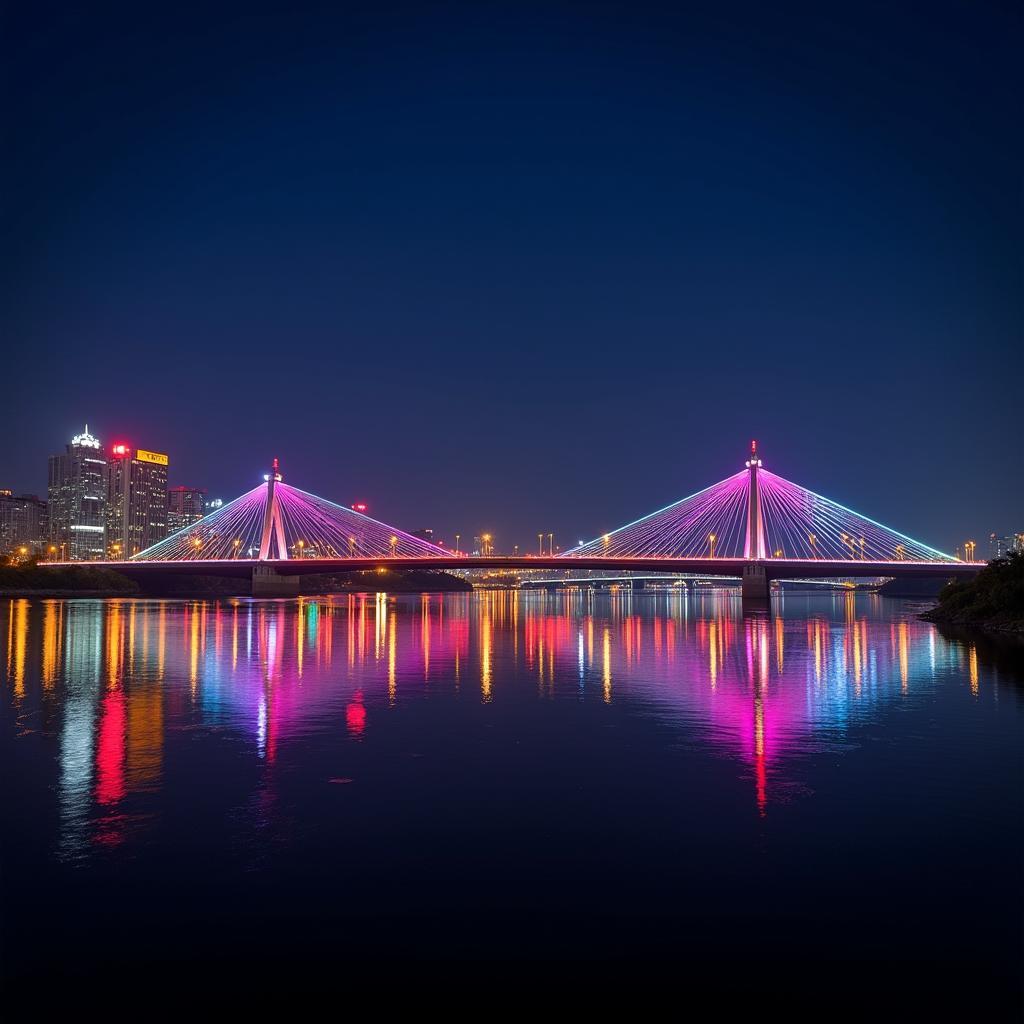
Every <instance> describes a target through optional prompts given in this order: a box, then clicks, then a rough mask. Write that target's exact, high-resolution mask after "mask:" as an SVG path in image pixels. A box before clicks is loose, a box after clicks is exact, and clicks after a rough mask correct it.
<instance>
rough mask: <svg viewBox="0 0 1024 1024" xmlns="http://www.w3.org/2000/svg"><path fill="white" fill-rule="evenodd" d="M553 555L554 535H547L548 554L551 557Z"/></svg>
mask: <svg viewBox="0 0 1024 1024" xmlns="http://www.w3.org/2000/svg"><path fill="white" fill-rule="evenodd" d="M554 553H555V535H554V534H553V533H549V534H548V554H549V555H553V554H554Z"/></svg>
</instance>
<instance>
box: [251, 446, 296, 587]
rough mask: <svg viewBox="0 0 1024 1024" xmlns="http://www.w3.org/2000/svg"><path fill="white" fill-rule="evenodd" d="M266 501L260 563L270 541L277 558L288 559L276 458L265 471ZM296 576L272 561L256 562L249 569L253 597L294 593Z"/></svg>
mask: <svg viewBox="0 0 1024 1024" xmlns="http://www.w3.org/2000/svg"><path fill="white" fill-rule="evenodd" d="M266 480H267V503H266V505H265V506H264V509H263V532H262V535H261V537H260V558H259V560H260V563H266V562H269V561H271V557H270V548H271V542H275V543H276V546H277V558H276V560H282V559H284V560H287V558H288V546H287V544H286V543H285V539H284V520H283V519H282V518H281V502H280V500H279V499H278V496H277V485H278V484H279V483H280V482H281V467H280V465H279V464H278V461H277V459H274V464H273V465H272V466H271V467H270V472H269V473H267V474H266ZM299 584H300V580H299V577H298V576H294V575H291V576H282V575H281V574H280V573H279V572H278V571H277V570H276V569H275V568H274V567H273V566H272V565H266V564H257V565H254V566H253V569H252V596H253V597H295V596H297V595H298V593H299Z"/></svg>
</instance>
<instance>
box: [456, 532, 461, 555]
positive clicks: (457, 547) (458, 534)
mask: <svg viewBox="0 0 1024 1024" xmlns="http://www.w3.org/2000/svg"><path fill="white" fill-rule="evenodd" d="M461 536H462V534H461V533H457V534H455V554H458V553H459V538H460V537H461Z"/></svg>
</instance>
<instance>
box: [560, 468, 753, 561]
mask: <svg viewBox="0 0 1024 1024" xmlns="http://www.w3.org/2000/svg"><path fill="white" fill-rule="evenodd" d="M748 489H749V476H748V474H747V471H746V470H741V471H740V472H739V473H736V474H735V475H734V476H731V477H728V478H727V479H726V480H722V481H720V482H719V483H717V484H712V486H711V487H708V488H705V489H704V490H703V491H698V492H697V493H696V494H692V495H690V497H688V498H684V499H683V500H682V501H678V502H676V503H675V504H674V505H669V506H668V507H667V508H663V509H660V510H659V511H658V512H652V513H651V514H650V515H649V516H645V517H644V518H643V519H638V520H637V521H636V522H634V523H630V524H629V525H627V526H623V527H621V528H619V529H618V530H614V531H612V532H611V533H606V534H605V535H604V536H603V537H598V538H597V539H596V540H592V541H590V542H589V543H587V544H583V545H581V546H580V547H576V548H573V549H572V550H571V551H569V552H567V554H569V555H572V556H575V557H579V556H590V557H594V556H599V555H607V556H609V557H616V556H618V557H632V558H659V557H660V558H700V557H709V556H711V554H712V552H713V553H714V555H715V556H716V557H717V556H722V557H733V556H735V555H736V554H737V553H739V554H740V555H742V553H743V541H744V536H745V531H746V515H747V494H748Z"/></svg>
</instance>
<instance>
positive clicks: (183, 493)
mask: <svg viewBox="0 0 1024 1024" xmlns="http://www.w3.org/2000/svg"><path fill="white" fill-rule="evenodd" d="M205 515H206V491H204V490H202V489H201V488H199V487H172V488H171V489H170V490H169V491H168V492H167V532H168V534H171V533H177V532H178V531H179V530H184V529H185V527H186V526H191V525H192V524H193V523H198V522H199V520H200V519H202V518H203V516H205Z"/></svg>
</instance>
